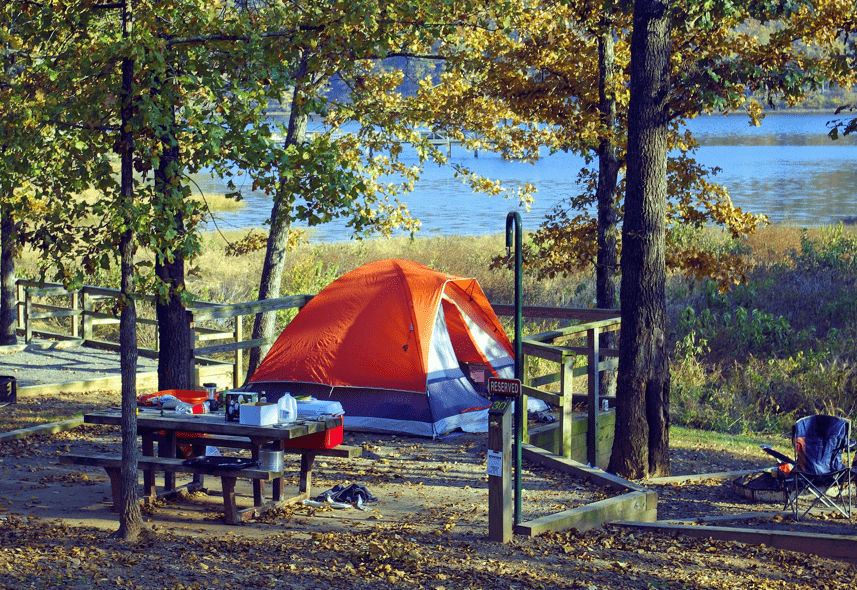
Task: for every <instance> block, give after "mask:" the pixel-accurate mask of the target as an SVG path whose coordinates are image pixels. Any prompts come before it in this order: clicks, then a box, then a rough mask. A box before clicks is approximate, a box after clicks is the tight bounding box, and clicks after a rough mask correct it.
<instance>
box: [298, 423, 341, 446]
mask: <svg viewBox="0 0 857 590" xmlns="http://www.w3.org/2000/svg"><path fill="white" fill-rule="evenodd" d="M286 444H287V445H288V446H290V447H298V448H300V449H319V450H323V449H332V448H333V447H335V446H337V445H341V444H342V423H341V422H340V424H339V426H337V427H336V428H328V429H327V430H325V431H324V432H313V433H312V434H307V435H306V436H300V437H298V438H293V439H292V440H290V441H287V442H286Z"/></svg>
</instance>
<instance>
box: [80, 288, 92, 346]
mask: <svg viewBox="0 0 857 590" xmlns="http://www.w3.org/2000/svg"><path fill="white" fill-rule="evenodd" d="M81 293H82V295H83V305H82V307H83V334H82V335H81V336H82V337H83V343H84V344H86V343H87V342H88V341H89V340H92V295H90V294H89V290H88V289H87V288H86V287H84V288H83V289H82V290H81Z"/></svg>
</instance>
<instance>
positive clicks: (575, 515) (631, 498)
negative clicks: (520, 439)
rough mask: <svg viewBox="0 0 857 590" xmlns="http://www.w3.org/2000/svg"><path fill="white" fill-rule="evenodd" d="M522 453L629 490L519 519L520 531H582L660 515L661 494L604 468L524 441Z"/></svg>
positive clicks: (530, 533) (598, 482) (600, 483)
mask: <svg viewBox="0 0 857 590" xmlns="http://www.w3.org/2000/svg"><path fill="white" fill-rule="evenodd" d="M521 454H522V456H523V458H524V459H526V460H528V461H532V462H534V463H539V464H540V465H544V466H546V467H549V468H551V469H554V470H557V471H562V472H564V473H570V474H572V475H575V476H578V477H580V478H582V479H586V480H589V481H591V482H592V483H594V484H596V485H598V486H601V487H608V488H611V489H614V490H619V491H621V492H625V493H623V494H621V495H619V496H616V497H614V498H608V499H606V500H600V501H598V502H595V503H593V504H587V505H586V506H581V507H579V508H573V509H572V510H565V511H563V512H559V513H557V514H551V515H548V516H543V517H541V518H537V519H535V520H531V521H528V522H522V523H519V524H518V525H517V526H515V533H516V534H519V535H528V536H536V535H540V534H542V533H545V532H548V531H565V530H569V529H577V530H578V531H581V532H582V531H587V530H589V529H592V528H596V527H599V526H601V525H602V524H604V523H606V522H613V521H616V520H635V521H640V522H654V521H655V520H657V518H658V512H657V508H658V494H657V493H656V492H653V491H650V490H647V489H646V488H644V487H642V486H639V485H637V484H634V483H631V482H629V481H627V480H625V479H622V478H621V477H618V476H616V475H612V474H610V473H607V472H605V471H602V470H601V469H598V468H592V467H587V466H586V465H583V464H582V463H578V462H577V461H573V460H571V459H566V458H565V457H561V456H559V455H555V454H553V453H550V452H548V451H546V450H544V449H541V448H539V447H536V446H533V445H529V444H523V445H522V446H521Z"/></svg>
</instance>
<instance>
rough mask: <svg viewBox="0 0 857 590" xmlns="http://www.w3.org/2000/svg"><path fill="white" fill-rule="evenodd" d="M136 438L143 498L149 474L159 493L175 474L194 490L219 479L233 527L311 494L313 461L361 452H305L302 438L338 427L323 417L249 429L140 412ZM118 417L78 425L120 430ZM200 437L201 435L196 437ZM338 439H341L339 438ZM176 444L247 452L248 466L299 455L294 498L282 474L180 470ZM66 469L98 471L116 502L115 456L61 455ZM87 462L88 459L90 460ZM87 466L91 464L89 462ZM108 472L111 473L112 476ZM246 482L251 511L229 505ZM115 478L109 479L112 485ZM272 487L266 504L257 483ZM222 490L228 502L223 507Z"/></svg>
mask: <svg viewBox="0 0 857 590" xmlns="http://www.w3.org/2000/svg"><path fill="white" fill-rule="evenodd" d="M136 419H137V433H138V434H139V435H140V436H141V437H142V446H141V451H142V456H141V457H140V458H139V460H138V467H139V469H140V470H141V471H143V488H144V489H143V497H144V499H146V498H155V497H157V496H158V494H157V490H156V487H155V473H156V472H163V473H164V493H166V494H169V493H174V492H175V491H177V490H176V485H175V474H176V473H191V474H194V477H195V479H196V481H195V482H194V483H193V484H191V485H192V486H194V487H201V486H202V479H201V478H202V477H204V476H205V475H212V476H217V477H220V478H221V482H222V483H223V486H224V507H225V517H226V519H227V522H230V523H231V524H237V523H239V522H242V521H243V520H246V519H247V518H250V517H252V515H253V514H261V513H262V512H264V511H265V510H266V509H269V508H271V507H276V506H280V505H283V504H286V503H291V502H298V501H301V500H304V499H309V498H310V497H311V494H312V466H313V462H314V461H315V458H316V457H317V456H329V457H345V458H352V457H358V456H360V454H361V453H362V449H361V448H360V447H351V446H345V445H338V446H335V447H333V448H330V449H324V448H305V446H304V445H305V444H306V443H305V442H303V441H306V440H313V439H303V440H300V439H302V437H306V436H309V435H312V434H314V435H316V436H317V435H318V434H319V433H324V432H325V431H326V430H328V429H332V428H342V418H341V417H336V418H325V419H321V420H303V421H298V422H295V423H290V424H281V425H277V426H258V425H257V426H253V425H246V424H240V423H238V422H229V421H226V420H225V419H224V417H222V416H218V415H212V414H205V415H201V416H197V415H188V414H176V413H174V412H164V413H161V412H160V411H157V410H149V411H140V412H139V414H138V415H137V416H136ZM121 420H122V414H121V411H119V410H118V409H111V410H102V411H99V412H94V413H91V414H85V415H84V422H86V423H88V424H107V425H114V426H117V425H121ZM200 434H203V435H204V436H200ZM339 440H341V438H340V439H339ZM178 441H186V442H188V443H190V444H191V445H192V446H194V447H196V449H197V451H198V454H199V455H200V456H201V455H203V454H204V452H205V447H206V446H209V445H210V446H223V447H231V448H239V449H247V450H249V451H250V454H251V457H252V459H253V460H254V461H259V456H260V451H261V450H262V449H272V450H281V451H283V452H284V453H289V454H299V455H300V457H301V466H300V485H299V493H298V495H297V496H295V497H294V498H291V499H289V500H288V501H286V500H284V499H283V497H282V496H283V471H271V470H266V469H262V468H253V469H243V470H223V469H215V468H212V467H211V466H192V465H184V459H180V458H176V445H177V442H178ZM155 443H157V457H156V456H155ZM64 457H65V458H64V459H63V458H61V461H65V462H66V463H67V464H71V463H74V464H78V465H93V466H98V467H103V468H104V469H105V470H107V472H108V475H109V476H110V478H111V486H113V487H114V489H113V496H114V497H113V501H114V506H116V505H117V504H116V503H117V500H118V498H119V496H118V491H117V489H116V488H115V486H117V485H118V481H119V479H118V475H117V474H118V472H119V471H118V470H119V469H120V468H121V457H115V456H106V457H105V456H99V455H97V454H93V455H91V456H89V455H83V454H77V455H75V454H67V455H64ZM89 457H92V458H91V459H90V458H89ZM87 461H95V463H90V462H87ZM110 470H114V471H113V472H112V473H111V471H110ZM239 477H240V478H248V479H250V480H251V481H252V483H253V504H254V505H253V508H252V509H245V510H238V509H237V508H236V506H235V497H234V486H235V480H236V479H237V478H239ZM114 478H115V480H114ZM265 481H271V482H272V487H273V491H272V494H271V496H272V499H271V500H270V501H266V500H265V493H264V487H263V485H262V484H263V483H264V482H265ZM227 491H228V494H229V496H230V497H229V500H228V502H227Z"/></svg>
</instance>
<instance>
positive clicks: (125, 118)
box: [113, 0, 143, 541]
mask: <svg viewBox="0 0 857 590" xmlns="http://www.w3.org/2000/svg"><path fill="white" fill-rule="evenodd" d="M122 26H123V32H122V34H123V37H128V36H129V35H130V29H131V2H130V0H126V2H125V4H124V7H123V9H122ZM133 90H134V60H133V59H131V58H127V57H126V58H123V60H122V107H121V108H122V113H121V114H122V117H121V119H122V125H121V128H120V129H121V130H120V132H119V142H118V151H119V152H120V157H121V189H120V190H121V199H122V201H123V202H124V203H125V205H126V206H125V207H124V208H123V210H124V211H126V212H128V214H130V211H131V210H132V209H131V205H132V204H133V201H134V169H133V157H134V135H133V132H132V130H131V119H132V116H133V112H134V105H133V103H132V99H133ZM127 223H128V229H126V230H125V232H124V233H123V235H122V237H121V240H120V243H119V253H120V256H121V259H122V262H121V281H122V284H121V294H120V297H121V305H122V311H121V313H120V315H119V359H120V362H121V364H122V366H121V377H122V427H121V431H122V469H121V470H120V480H121V484H120V489H121V493H120V496H121V499H120V506H119V509H120V513H119V530H117V531H116V532H115V533H114V534H113V535H114V536H116V537H118V538H121V539H125V540H128V541H133V540H135V539H136V538H137V536H138V535H139V534H140V529H141V528H142V525H143V517H142V515H141V513H140V504H139V501H138V499H137V486H138V483H137V456H138V453H139V450H138V447H137V308H136V305H135V303H134V299H133V295H134V249H135V238H134V230H133V229H132V227H133V223H134V221H133V220H131V219H129V220H127Z"/></svg>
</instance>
